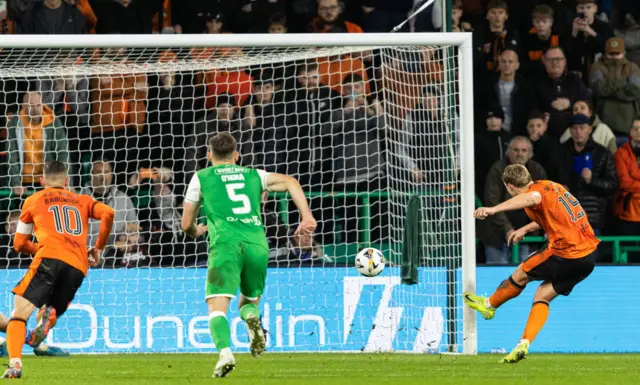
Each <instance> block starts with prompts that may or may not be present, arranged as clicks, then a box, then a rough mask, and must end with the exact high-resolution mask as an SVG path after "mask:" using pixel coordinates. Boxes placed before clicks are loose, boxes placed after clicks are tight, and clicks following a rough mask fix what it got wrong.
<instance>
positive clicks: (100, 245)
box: [91, 201, 115, 250]
mask: <svg viewBox="0 0 640 385" xmlns="http://www.w3.org/2000/svg"><path fill="white" fill-rule="evenodd" d="M114 215H115V213H114V211H113V209H112V208H111V207H109V206H107V205H105V204H104V203H101V202H96V201H93V204H92V205H91V218H93V219H99V220H100V234H99V235H98V240H97V241H96V244H95V247H96V248H97V249H98V250H104V248H105V246H106V245H107V239H109V234H110V233H111V228H112V227H113V217H114Z"/></svg>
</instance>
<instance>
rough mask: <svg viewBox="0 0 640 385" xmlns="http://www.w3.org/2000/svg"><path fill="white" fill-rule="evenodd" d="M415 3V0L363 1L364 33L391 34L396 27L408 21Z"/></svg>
mask: <svg viewBox="0 0 640 385" xmlns="http://www.w3.org/2000/svg"><path fill="white" fill-rule="evenodd" d="M413 3H414V1H413V0H396V1H387V0H363V1H362V2H361V4H362V12H363V13H364V19H363V21H364V22H363V24H362V27H363V29H364V31H365V32H391V30H392V29H393V28H394V27H395V26H396V25H398V24H400V23H402V22H403V21H405V20H406V19H407V15H408V14H409V11H411V8H412V7H413ZM406 32H409V31H406Z"/></svg>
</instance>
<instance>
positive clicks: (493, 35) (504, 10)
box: [474, 0, 522, 76]
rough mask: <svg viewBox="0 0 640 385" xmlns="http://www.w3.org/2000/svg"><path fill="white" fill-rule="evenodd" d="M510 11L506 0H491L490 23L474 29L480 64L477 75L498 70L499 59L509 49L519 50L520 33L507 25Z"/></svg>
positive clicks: (488, 10)
mask: <svg viewBox="0 0 640 385" xmlns="http://www.w3.org/2000/svg"><path fill="white" fill-rule="evenodd" d="M507 19H509V12H508V7H507V2H506V1H505V0H491V1H490V2H489V5H488V6H487V20H488V23H487V25H486V27H485V28H484V29H475V30H474V40H475V42H474V47H475V48H476V52H477V53H476V57H475V58H474V62H475V63H476V65H477V66H478V70H477V71H476V76H479V75H480V74H483V73H485V72H487V71H488V72H498V59H499V57H500V54H501V53H502V52H503V51H504V50H507V49H510V50H513V51H516V52H519V50H520V47H521V45H522V44H521V43H522V42H521V40H520V34H519V33H518V31H517V30H516V29H515V28H512V27H511V26H508V25H507Z"/></svg>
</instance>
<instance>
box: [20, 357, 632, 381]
mask: <svg viewBox="0 0 640 385" xmlns="http://www.w3.org/2000/svg"><path fill="white" fill-rule="evenodd" d="M500 357H502V356H501V355H494V354H491V355H488V354H487V355H479V356H475V357H470V356H449V355H444V356H439V355H406V354H268V353H267V354H266V355H265V356H263V357H262V358H260V359H259V360H256V359H254V358H252V357H251V356H249V355H246V354H240V355H236V361H237V367H236V370H235V371H233V372H232V373H231V374H230V375H229V376H228V377H227V378H224V379H212V378H211V374H212V372H213V364H214V359H215V358H216V356H215V355H213V354H212V355H103V356H81V355H77V356H73V357H69V358H50V357H32V356H28V357H25V359H24V370H23V378H22V380H20V381H21V382H23V383H33V384H35V383H39V384H46V385H50V384H65V385H80V384H81V385H96V384H124V383H131V384H134V383H135V384H210V383H215V382H220V383H224V384H252V385H259V384H265V385H270V384H273V385H287V384H295V385H304V384H328V385H341V384H344V385H372V384H402V385H408V384H438V385H446V384H460V385H480V384H482V385H485V384H487V385H489V384H491V385H493V384H508V385H519V384H523V385H524V384H527V385H530V384H535V385H545V384H549V385H551V384H553V385H564V384H570V385H586V384H597V385H605V384H612V385H613V384H615V385H625V384H640V372H639V371H638V366H640V355H622V354H620V355H616V354H612V355H602V354H593V355H580V354H575V355H570V354H532V355H530V356H529V357H528V358H527V359H526V360H524V361H522V362H520V363H519V364H516V365H504V364H498V363H497V361H498V360H499V359H500Z"/></svg>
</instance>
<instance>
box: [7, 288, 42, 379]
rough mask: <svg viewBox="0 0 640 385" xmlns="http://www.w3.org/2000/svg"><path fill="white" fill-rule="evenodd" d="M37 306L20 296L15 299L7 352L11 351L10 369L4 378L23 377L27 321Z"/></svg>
mask: <svg viewBox="0 0 640 385" xmlns="http://www.w3.org/2000/svg"><path fill="white" fill-rule="evenodd" d="M36 309H37V306H35V305H34V304H32V303H31V302H29V301H28V300H27V299H25V298H24V297H22V296H20V295H16V296H15V297H14V299H13V311H12V313H11V319H10V320H9V324H8V325H7V342H6V343H7V350H8V351H9V367H8V368H7V370H5V372H4V374H3V375H2V378H20V377H22V346H23V345H24V342H25V339H26V336H27V320H28V319H29V317H31V313H33V311H34V310H36Z"/></svg>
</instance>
